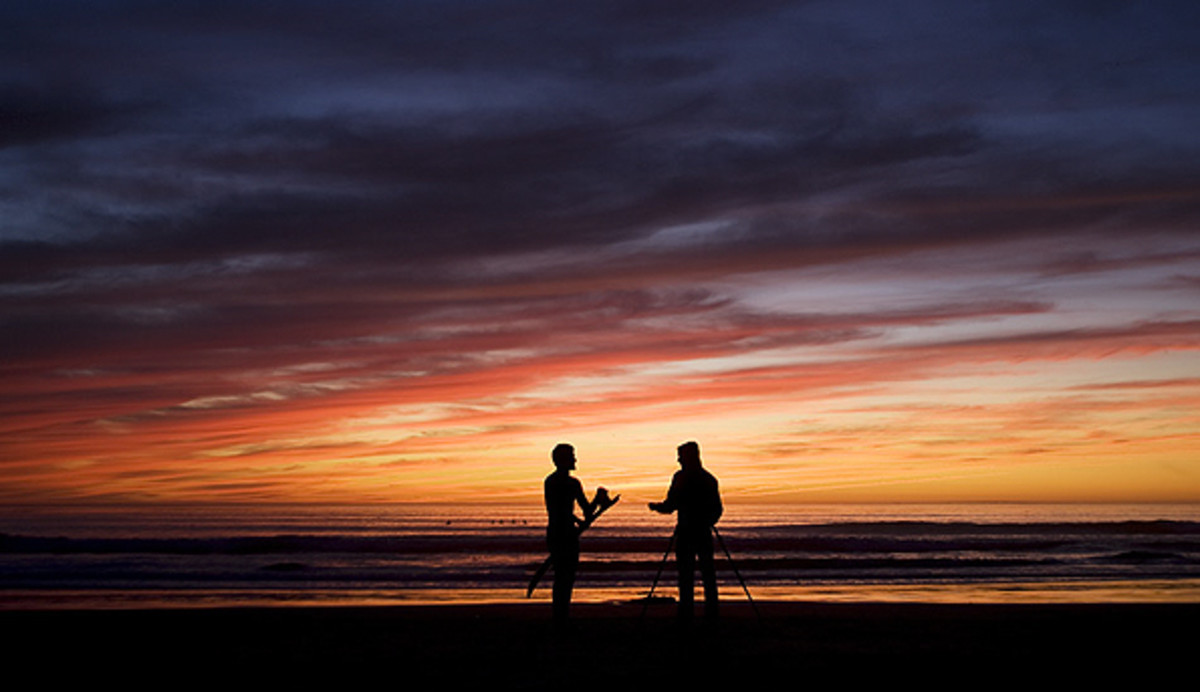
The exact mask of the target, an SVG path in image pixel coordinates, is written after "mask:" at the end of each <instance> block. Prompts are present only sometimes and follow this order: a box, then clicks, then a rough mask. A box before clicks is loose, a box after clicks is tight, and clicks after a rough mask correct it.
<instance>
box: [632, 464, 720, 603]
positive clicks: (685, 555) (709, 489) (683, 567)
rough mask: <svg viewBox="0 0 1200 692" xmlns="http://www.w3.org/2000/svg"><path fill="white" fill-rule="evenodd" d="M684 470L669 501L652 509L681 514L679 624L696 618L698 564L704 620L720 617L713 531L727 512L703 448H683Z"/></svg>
mask: <svg viewBox="0 0 1200 692" xmlns="http://www.w3.org/2000/svg"><path fill="white" fill-rule="evenodd" d="M677 452H678V454H679V466H680V469H679V470H678V471H676V472H675V475H674V476H673V477H672V478H671V488H670V489H669V490H668V491H667V499H666V500H663V501H662V502H651V503H650V509H652V510H653V511H655V512H659V513H660V514H670V513H672V512H677V513H678V514H677V518H676V520H675V564H676V566H677V567H678V568H679V620H680V621H681V622H691V621H692V617H693V595H692V591H693V583H694V581H695V571H696V560H697V559H699V562H700V575H701V578H702V579H703V581H704V617H705V619H706V620H715V619H716V617H717V575H716V571H715V570H714V569H713V540H712V527H713V526H714V525H715V524H716V523H717V520H718V519H720V518H721V512H722V511H723V510H724V508H723V507H722V505H721V493H720V491H719V490H718V489H717V479H716V477H715V476H713V475H712V474H711V473H709V472H708V471H706V470H705V469H704V468H703V467H702V466H701V465H700V445H698V444H696V443H695V442H684V443H683V444H681V445H679V447H678V449H677Z"/></svg>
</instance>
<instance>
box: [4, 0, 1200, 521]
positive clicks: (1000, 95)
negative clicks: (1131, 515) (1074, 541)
mask: <svg viewBox="0 0 1200 692" xmlns="http://www.w3.org/2000/svg"><path fill="white" fill-rule="evenodd" d="M1197 36H1200V4H1198V3H1195V2H1193V1H1191V0H1186V1H1180V2H1165V1H1164V2H1150V3H1133V2H1100V1H1082V0H1080V1H1077V2H1076V1H1071V2H1067V1H1062V2H1046V1H1045V0H1036V1H1029V2H1025V1H1021V0H1013V1H1003V2H1001V1H997V2H967V1H949V0H948V1H945V2H935V1H927V2H921V1H919V0H914V1H911V2H885V1H880V2H855V1H852V0H851V1H831V2H819V1H812V2H769V1H764V2H755V1H749V2H728V1H727V0H700V1H694V2H677V1H674V0H660V1H656V2H640V1H639V2H634V1H629V2H602V3H601V2H595V3H593V2H561V1H560V2H542V1H538V0H530V1H527V2H515V1H514V2H509V1H504V0H462V1H456V0H431V1H428V2H425V1H404V2H400V1H394V2H372V1H361V2H357V1H356V2H346V3H335V2H331V1H317V0H310V1H307V2H305V1H293V2H255V1H245V0H241V1H238V2H222V1H218V0H196V1H174V2H120V1H112V2H106V1H103V0H88V1H82V0H81V1H74V2H72V1H57V0H41V1H39V2H27V3H26V2H10V3H5V4H4V5H3V6H2V7H0V502H5V503H15V502H31V503H46V504H49V503H67V504H71V503H79V504H83V503H98V502H118V501H120V502H125V501H136V502H166V503H174V502H183V501H187V502H191V501H202V502H209V501H212V502H274V501H289V502H290V501H305V502H308V501H313V502H324V501H337V502H363V503H368V502H401V501H438V500H455V501H461V500H467V499H470V500H476V501H505V500H513V501H530V502H532V501H535V500H536V499H537V498H538V497H539V493H540V483H541V478H542V477H543V476H544V475H545V474H546V473H547V472H549V471H550V470H551V464H550V460H549V453H550V449H551V448H552V447H553V446H554V444H556V443H558V442H562V441H566V442H572V443H574V444H575V445H576V447H577V454H578V457H579V470H578V475H579V476H580V477H581V478H582V479H583V481H584V483H585V485H586V486H587V488H588V489H589V490H590V489H592V488H594V487H595V486H596V485H601V484H602V485H606V486H608V487H609V488H610V490H612V491H613V492H621V493H624V494H625V495H626V497H627V498H630V499H634V500H637V501H642V500H648V499H656V498H657V496H659V495H661V493H662V492H663V489H664V488H665V485H666V482H667V480H668V479H669V477H670V474H671V473H672V472H673V471H674V470H675V468H676V467H675V464H674V449H675V446H676V445H677V444H679V443H680V442H683V441H685V440H689V439H695V440H697V441H699V442H700V445H701V448H702V451H703V455H704V458H705V461H706V464H707V465H708V466H709V468H710V469H712V470H713V471H714V472H715V473H716V474H717V475H718V476H719V477H720V479H721V483H722V489H723V491H724V493H725V495H726V498H727V501H731V502H738V501H740V502H749V501H764V502H767V501H770V502H779V501H787V502H817V501H981V500H1003V501H1128V502H1141V501H1175V502H1200V48H1198V47H1197Z"/></svg>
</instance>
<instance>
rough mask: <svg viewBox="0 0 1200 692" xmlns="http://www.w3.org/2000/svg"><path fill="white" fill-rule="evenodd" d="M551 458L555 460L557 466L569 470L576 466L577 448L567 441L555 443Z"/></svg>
mask: <svg viewBox="0 0 1200 692" xmlns="http://www.w3.org/2000/svg"><path fill="white" fill-rule="evenodd" d="M550 458H551V459H552V460H554V466H555V468H558V469H565V470H567V471H570V470H571V469H573V468H575V448H574V447H572V446H571V445H569V444H567V443H566V442H563V443H560V444H558V445H555V447H554V451H552V452H550Z"/></svg>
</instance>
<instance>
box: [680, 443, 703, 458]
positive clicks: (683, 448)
mask: <svg viewBox="0 0 1200 692" xmlns="http://www.w3.org/2000/svg"><path fill="white" fill-rule="evenodd" d="M676 451H678V452H679V454H680V455H682V456H685V457H691V458H693V459H699V458H700V445H699V443H697V442H695V441H688V442H684V443H683V444H681V445H679V447H678V448H677V449H676Z"/></svg>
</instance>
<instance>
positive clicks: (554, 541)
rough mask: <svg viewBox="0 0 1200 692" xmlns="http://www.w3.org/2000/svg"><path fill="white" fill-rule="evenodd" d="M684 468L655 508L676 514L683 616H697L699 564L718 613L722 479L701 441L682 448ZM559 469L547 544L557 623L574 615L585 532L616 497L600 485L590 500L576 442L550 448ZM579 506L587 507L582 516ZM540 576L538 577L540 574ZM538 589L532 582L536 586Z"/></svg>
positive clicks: (710, 605) (550, 492) (549, 502)
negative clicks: (716, 547)
mask: <svg viewBox="0 0 1200 692" xmlns="http://www.w3.org/2000/svg"><path fill="white" fill-rule="evenodd" d="M676 451H677V453H678V459H679V466H680V469H679V470H678V471H676V472H675V475H674V476H673V477H672V478H671V487H670V488H669V489H668V490H667V497H666V499H665V500H663V501H662V502H651V503H650V509H652V510H654V511H655V512H659V513H661V514H672V513H674V514H675V515H676V523H675V534H674V536H673V540H674V543H675V562H676V566H677V567H678V572H679V619H680V620H681V621H683V622H690V621H691V620H692V618H693V612H694V609H695V606H694V596H693V590H694V582H695V571H696V567H697V564H698V565H699V567H700V575H701V579H702V580H703V583H704V616H705V618H706V619H710V620H712V619H715V618H716V617H717V577H716V570H715V568H714V566H713V537H712V529H713V526H714V525H716V523H717V520H719V519H720V518H721V513H722V512H723V510H724V508H723V506H722V505H721V493H720V490H719V489H718V487H717V479H716V477H715V476H713V475H712V474H711V473H709V472H708V471H707V470H705V469H704V467H703V466H702V464H701V462H700V445H699V444H697V443H696V442H685V443H683V444H681V445H679V447H678V448H677V450H676ZM550 458H551V460H552V461H553V462H554V472H553V473H551V474H550V475H548V476H546V481H545V484H544V489H545V499H546V516H547V522H546V544H547V546H548V547H549V549H550V560H551V563H552V564H553V566H554V590H553V594H554V595H553V613H554V622H555V625H557V626H566V625H567V624H568V623H569V621H570V619H569V616H570V607H571V594H572V592H573V591H574V588H575V574H576V572H577V571H578V568H579V534H580V532H581V531H582V530H583V528H585V527H586V526H587V524H588V523H590V521H591V519H592V517H593V516H595V514H596V512H597V510H601V509H603V508H605V507H606V506H608V505H611V504H613V503H614V502H615V499H610V498H609V497H608V491H607V490H605V489H604V488H598V489H597V490H596V495H595V497H594V498H593V499H592V500H591V501H590V502H589V501H588V499H587V495H585V494H584V492H583V483H581V482H580V481H579V479H578V478H575V477H574V476H572V475H571V471H573V470H575V465H576V461H575V448H574V447H573V446H571V445H569V444H566V443H563V444H559V445H557V446H556V447H555V448H554V449H553V451H551V453H550ZM576 506H578V507H579V509H580V510H581V511H582V512H583V518H582V519H580V518H579V517H578V516H577V515H576V514H575V508H576ZM535 579H536V577H535ZM530 588H531V589H532V586H531V587H530Z"/></svg>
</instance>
